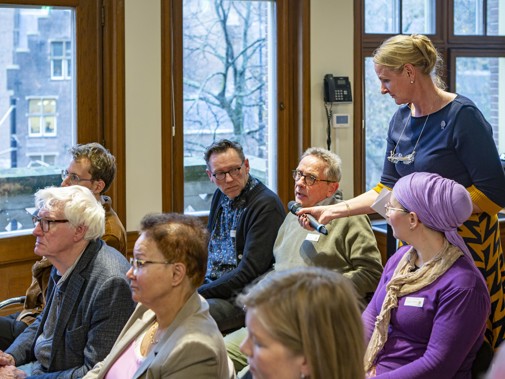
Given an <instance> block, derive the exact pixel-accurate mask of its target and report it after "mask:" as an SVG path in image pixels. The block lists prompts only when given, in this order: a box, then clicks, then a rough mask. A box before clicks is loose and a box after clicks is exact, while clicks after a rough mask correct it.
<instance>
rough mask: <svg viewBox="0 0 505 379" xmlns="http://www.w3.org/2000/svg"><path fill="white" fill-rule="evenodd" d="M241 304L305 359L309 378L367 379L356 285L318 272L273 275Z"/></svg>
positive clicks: (336, 275)
mask: <svg viewBox="0 0 505 379" xmlns="http://www.w3.org/2000/svg"><path fill="white" fill-rule="evenodd" d="M237 302H238V303H239V304H240V305H244V306H245V307H246V309H249V308H254V309H255V310H256V315H257V317H258V319H259V322H260V323H261V324H262V325H263V327H264V328H265V329H266V330H267V332H268V333H269V334H270V335H271V336H272V338H274V339H275V340H277V341H278V342H280V343H281V344H282V345H284V346H285V347H286V348H287V349H289V350H290V351H291V352H292V353H294V354H295V355H303V356H305V358H306V359H307V362H308V365H309V368H310V378H311V379H327V378H335V379H348V378H353V379H363V378H364V377H365V373H364V369H363V356H364V351H365V350H364V349H365V347H364V336H363V326H362V323H361V315H360V311H359V308H358V303H357V297H356V293H355V290H354V287H353V285H352V283H351V282H350V281H349V280H348V279H347V278H345V277H344V276H343V275H342V274H339V273H337V272H334V271H330V270H328V269H324V268H319V267H301V268H296V269H291V270H285V271H279V272H273V273H272V274H270V275H268V276H267V277H266V278H265V279H263V280H261V281H260V282H259V283H257V284H256V285H255V286H253V287H252V288H250V290H249V291H248V292H246V293H244V294H242V295H239V297H238V298H237Z"/></svg>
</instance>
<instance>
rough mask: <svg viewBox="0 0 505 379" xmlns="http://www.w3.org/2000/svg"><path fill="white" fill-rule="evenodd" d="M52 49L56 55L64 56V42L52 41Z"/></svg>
mask: <svg viewBox="0 0 505 379" xmlns="http://www.w3.org/2000/svg"><path fill="white" fill-rule="evenodd" d="M51 50H52V55H53V56H54V57H61V56H63V42H52V43H51Z"/></svg>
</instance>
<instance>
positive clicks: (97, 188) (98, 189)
mask: <svg viewBox="0 0 505 379" xmlns="http://www.w3.org/2000/svg"><path fill="white" fill-rule="evenodd" d="M104 188H105V182H104V181H103V180H102V179H98V180H95V181H94V182H93V193H94V194H97V195H100V194H101V193H102V191H103V189H104Z"/></svg>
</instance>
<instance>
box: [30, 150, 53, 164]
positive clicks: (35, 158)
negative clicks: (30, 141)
mask: <svg viewBox="0 0 505 379" xmlns="http://www.w3.org/2000/svg"><path fill="white" fill-rule="evenodd" d="M57 155H58V154H56V153H52V154H51V153H49V154H48V153H40V154H29V155H28V157H29V159H30V162H29V163H28V167H51V166H54V164H55V163H56V156H57Z"/></svg>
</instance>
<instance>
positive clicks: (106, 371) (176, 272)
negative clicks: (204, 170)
mask: <svg viewBox="0 0 505 379" xmlns="http://www.w3.org/2000/svg"><path fill="white" fill-rule="evenodd" d="M140 231H141V234H140V236H139V238H138V240H137V242H136V243H135V248H134V250H133V255H134V258H133V259H132V261H131V262H132V267H131V269H130V270H129V271H128V273H127V277H128V278H129V279H130V281H131V291H132V297H133V300H135V301H137V302H139V305H138V306H137V308H136V310H135V311H134V313H133V315H132V316H131V318H130V319H129V320H128V322H127V324H126V326H125V327H124V329H123V331H122V332H121V334H120V335H119V337H118V339H117V341H116V343H115V345H114V346H113V348H112V350H111V352H110V354H109V355H108V356H107V358H106V359H105V360H104V361H102V362H100V363H99V364H97V365H96V366H95V367H94V369H93V370H92V371H90V372H89V373H88V375H86V376H85V378H107V379H114V378H118V379H119V378H121V379H126V378H173V379H176V378H181V379H186V378H191V379H195V378H219V379H221V378H234V377H235V374H234V371H233V365H232V364H231V361H230V360H229V359H228V357H227V355H226V348H225V346H224V341H223V338H222V336H221V334H220V333H219V330H218V328H217V325H216V323H215V322H214V320H213V319H212V318H211V316H210V314H209V306H208V304H207V302H206V301H205V300H204V299H203V298H202V297H200V296H199V295H198V293H197V288H198V287H199V286H200V285H201V284H202V282H203V279H204V277H205V271H206V267H207V239H208V235H207V231H206V229H205V228H204V226H203V225H202V224H201V223H200V221H198V219H196V218H194V217H190V216H185V215H180V214H173V213H170V214H152V215H147V216H145V217H144V218H143V219H142V221H141V229H140Z"/></svg>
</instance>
